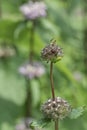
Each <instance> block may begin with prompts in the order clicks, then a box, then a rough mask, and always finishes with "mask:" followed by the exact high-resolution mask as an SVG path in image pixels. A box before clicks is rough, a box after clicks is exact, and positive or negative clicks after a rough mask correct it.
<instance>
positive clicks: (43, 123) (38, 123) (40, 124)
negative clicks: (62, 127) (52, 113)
mask: <svg viewBox="0 0 87 130" xmlns="http://www.w3.org/2000/svg"><path fill="white" fill-rule="evenodd" d="M50 122H51V120H50V119H47V118H42V119H40V120H37V121H33V122H31V124H30V128H31V129H33V130H34V129H35V128H36V127H38V128H43V127H45V126H47V125H48V124H49V123H50Z"/></svg>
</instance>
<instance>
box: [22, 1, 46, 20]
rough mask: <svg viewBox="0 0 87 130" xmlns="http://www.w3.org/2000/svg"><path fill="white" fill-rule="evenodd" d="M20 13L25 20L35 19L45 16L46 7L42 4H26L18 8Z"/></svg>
mask: <svg viewBox="0 0 87 130" xmlns="http://www.w3.org/2000/svg"><path fill="white" fill-rule="evenodd" d="M20 11H21V12H22V13H23V15H24V16H25V17H26V19H31V20H33V19H36V18H38V17H45V16H46V5H45V3H44V2H32V1H30V2H28V3H27V4H24V5H22V6H21V7H20Z"/></svg>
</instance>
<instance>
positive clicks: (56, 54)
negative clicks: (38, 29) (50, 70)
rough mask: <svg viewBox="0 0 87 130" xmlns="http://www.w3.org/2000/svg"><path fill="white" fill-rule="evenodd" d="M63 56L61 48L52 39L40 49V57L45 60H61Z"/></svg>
mask: <svg viewBox="0 0 87 130" xmlns="http://www.w3.org/2000/svg"><path fill="white" fill-rule="evenodd" d="M62 56H63V52H62V48H60V47H59V46H58V45H57V44H56V41H52V43H50V44H49V45H47V46H46V47H45V48H44V49H43V50H42V51H41V57H42V59H44V60H46V61H47V62H49V61H51V62H54V63H55V62H57V61H59V60H61V58H62Z"/></svg>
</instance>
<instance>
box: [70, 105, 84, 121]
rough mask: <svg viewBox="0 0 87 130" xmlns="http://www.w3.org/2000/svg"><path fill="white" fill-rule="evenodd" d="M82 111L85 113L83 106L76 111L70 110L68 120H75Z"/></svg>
mask: <svg viewBox="0 0 87 130" xmlns="http://www.w3.org/2000/svg"><path fill="white" fill-rule="evenodd" d="M84 111H85V106H82V107H78V108H76V109H72V111H71V112H70V114H69V118H71V119H76V118H78V117H80V116H81V115H82V114H83V112H84Z"/></svg>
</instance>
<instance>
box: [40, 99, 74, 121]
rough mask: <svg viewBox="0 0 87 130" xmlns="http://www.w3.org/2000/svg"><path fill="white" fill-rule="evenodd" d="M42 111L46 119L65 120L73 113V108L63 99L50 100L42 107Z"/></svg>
mask: <svg viewBox="0 0 87 130" xmlns="http://www.w3.org/2000/svg"><path fill="white" fill-rule="evenodd" d="M41 111H42V113H43V115H44V116H45V117H46V118H50V119H52V120H56V119H63V118H65V117H66V116H68V114H69V113H70V112H71V106H70V105H69V103H68V102H67V101H65V100H64V99H62V98H61V97H56V98H55V100H53V99H49V100H48V101H46V102H45V103H44V104H43V105H42V106H41Z"/></svg>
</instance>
